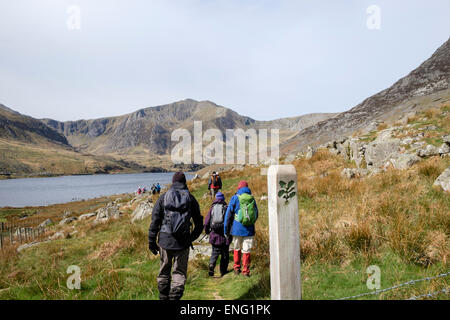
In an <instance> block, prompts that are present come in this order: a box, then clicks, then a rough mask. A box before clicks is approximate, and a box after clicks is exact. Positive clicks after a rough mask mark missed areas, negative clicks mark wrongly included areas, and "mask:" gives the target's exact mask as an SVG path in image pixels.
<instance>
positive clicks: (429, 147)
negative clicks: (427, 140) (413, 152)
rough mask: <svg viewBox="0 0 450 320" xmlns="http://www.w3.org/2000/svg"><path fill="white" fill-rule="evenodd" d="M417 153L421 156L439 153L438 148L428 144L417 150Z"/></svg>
mask: <svg viewBox="0 0 450 320" xmlns="http://www.w3.org/2000/svg"><path fill="white" fill-rule="evenodd" d="M417 155H418V156H419V157H422V158H424V157H431V156H437V155H439V148H438V147H435V146H433V145H431V144H429V145H427V146H426V147H425V148H423V149H419V150H417Z"/></svg>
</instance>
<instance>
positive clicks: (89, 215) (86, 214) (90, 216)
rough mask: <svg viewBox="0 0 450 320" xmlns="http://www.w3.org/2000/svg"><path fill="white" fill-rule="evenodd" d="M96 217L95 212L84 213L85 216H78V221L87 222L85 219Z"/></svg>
mask: <svg viewBox="0 0 450 320" xmlns="http://www.w3.org/2000/svg"><path fill="white" fill-rule="evenodd" d="M96 215H97V214H96V213H95V212H91V213H85V214H82V215H81V216H79V217H78V219H80V221H83V220H87V219H90V218H92V217H95V216H96Z"/></svg>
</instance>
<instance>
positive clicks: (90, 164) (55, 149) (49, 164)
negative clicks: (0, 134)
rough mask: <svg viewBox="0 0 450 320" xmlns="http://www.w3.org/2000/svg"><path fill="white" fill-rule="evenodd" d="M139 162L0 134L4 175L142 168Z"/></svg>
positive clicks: (0, 162)
mask: <svg viewBox="0 0 450 320" xmlns="http://www.w3.org/2000/svg"><path fill="white" fill-rule="evenodd" d="M142 169H143V167H140V166H139V165H137V164H133V163H130V162H123V161H120V160H116V159H113V158H112V157H111V158H108V157H106V156H94V155H88V154H82V153H78V152H74V151H73V150H71V149H70V148H69V147H62V146H58V145H55V144H52V143H45V142H42V143H36V144H34V143H33V144H30V143H25V142H21V141H15V140H10V139H3V138H0V179H1V177H3V178H5V177H6V175H4V174H5V173H8V175H9V177H24V176H47V175H71V174H94V173H118V172H131V171H137V170H142Z"/></svg>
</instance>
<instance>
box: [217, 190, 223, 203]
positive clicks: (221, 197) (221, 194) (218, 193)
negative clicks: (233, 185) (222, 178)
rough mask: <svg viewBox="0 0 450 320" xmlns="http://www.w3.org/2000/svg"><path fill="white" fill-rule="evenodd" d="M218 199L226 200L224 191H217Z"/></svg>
mask: <svg viewBox="0 0 450 320" xmlns="http://www.w3.org/2000/svg"><path fill="white" fill-rule="evenodd" d="M216 200H222V201H224V200H225V196H224V194H223V193H222V192H217V193H216Z"/></svg>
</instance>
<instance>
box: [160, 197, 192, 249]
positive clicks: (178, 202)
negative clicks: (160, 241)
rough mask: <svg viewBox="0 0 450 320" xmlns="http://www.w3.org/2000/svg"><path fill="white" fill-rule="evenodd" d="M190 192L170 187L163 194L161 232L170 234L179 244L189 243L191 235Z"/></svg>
mask: <svg viewBox="0 0 450 320" xmlns="http://www.w3.org/2000/svg"><path fill="white" fill-rule="evenodd" d="M189 200H190V194H189V191H188V190H177V189H170V190H169V191H167V193H166V194H165V195H164V219H163V222H162V226H161V232H165V233H169V234H171V235H172V236H173V237H174V238H175V239H176V240H177V241H178V242H179V243H180V244H182V245H187V246H188V245H189V244H190V235H191V214H190V212H189Z"/></svg>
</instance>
